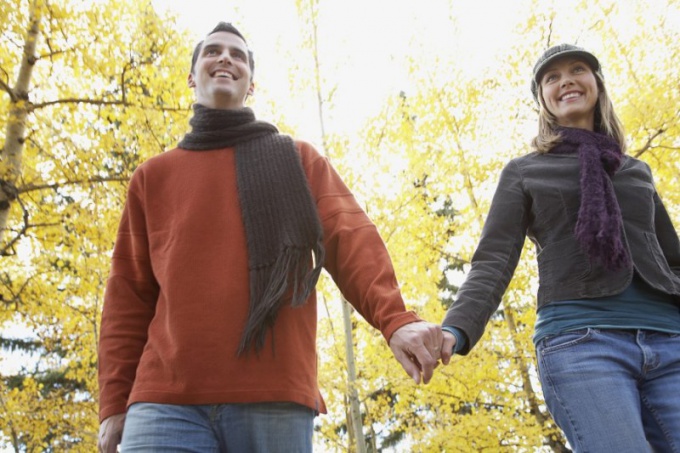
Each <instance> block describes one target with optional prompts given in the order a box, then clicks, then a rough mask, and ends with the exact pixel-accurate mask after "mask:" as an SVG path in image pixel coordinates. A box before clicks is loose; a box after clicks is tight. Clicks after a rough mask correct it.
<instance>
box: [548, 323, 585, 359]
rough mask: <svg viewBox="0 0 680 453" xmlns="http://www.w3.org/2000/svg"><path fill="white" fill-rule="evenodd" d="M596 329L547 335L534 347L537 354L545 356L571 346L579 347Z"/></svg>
mask: <svg viewBox="0 0 680 453" xmlns="http://www.w3.org/2000/svg"><path fill="white" fill-rule="evenodd" d="M596 330H597V329H593V328H592V327H588V328H586V329H578V330H573V331H571V332H564V333H560V334H557V335H549V336H547V337H545V338H544V339H542V340H541V341H539V343H538V345H536V350H537V352H538V354H540V355H543V356H545V355H546V354H550V353H551V352H554V351H559V350H562V349H565V348H569V347H571V346H575V345H579V344H582V343H585V342H587V341H589V340H590V339H591V338H592V336H593V335H594V333H595V332H596Z"/></svg>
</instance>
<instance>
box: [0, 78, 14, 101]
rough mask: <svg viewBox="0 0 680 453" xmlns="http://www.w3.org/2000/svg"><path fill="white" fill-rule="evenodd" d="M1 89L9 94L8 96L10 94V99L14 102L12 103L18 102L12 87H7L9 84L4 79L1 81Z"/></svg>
mask: <svg viewBox="0 0 680 453" xmlns="http://www.w3.org/2000/svg"><path fill="white" fill-rule="evenodd" d="M0 88H2V89H3V90H4V91H6V92H7V94H9V98H10V99H11V100H12V102H17V101H18V100H19V99H18V98H17V95H16V93H15V92H14V90H13V89H12V87H10V86H9V85H7V83H6V82H5V81H4V80H2V79H0Z"/></svg>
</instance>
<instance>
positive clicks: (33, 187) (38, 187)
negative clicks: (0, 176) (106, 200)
mask: <svg viewBox="0 0 680 453" xmlns="http://www.w3.org/2000/svg"><path fill="white" fill-rule="evenodd" d="M129 180H130V177H129V176H101V177H100V176H95V177H93V178H88V179H80V180H76V181H66V182H61V183H59V182H57V183H53V184H41V185H32V184H30V185H27V186H24V187H21V188H19V189H18V193H20V194H22V193H28V192H35V191H39V190H46V189H53V190H55V189H59V188H61V187H66V186H76V185H79V184H88V183H105V182H127V181H129Z"/></svg>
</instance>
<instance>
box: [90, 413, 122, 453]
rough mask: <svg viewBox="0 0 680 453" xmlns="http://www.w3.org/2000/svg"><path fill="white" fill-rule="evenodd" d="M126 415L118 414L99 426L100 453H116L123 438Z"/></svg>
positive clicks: (98, 445)
mask: <svg viewBox="0 0 680 453" xmlns="http://www.w3.org/2000/svg"><path fill="white" fill-rule="evenodd" d="M124 424H125V414H116V415H112V416H110V417H108V418H105V419H104V421H103V422H102V424H101V425H100V426H99V443H98V444H97V447H99V453H116V452H117V451H118V444H119V443H120V440H121V439H122V437H123V425H124Z"/></svg>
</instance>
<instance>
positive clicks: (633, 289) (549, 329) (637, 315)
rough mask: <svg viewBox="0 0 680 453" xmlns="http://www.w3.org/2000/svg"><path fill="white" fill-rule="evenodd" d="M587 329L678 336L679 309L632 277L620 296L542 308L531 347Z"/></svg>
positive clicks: (551, 304) (660, 293)
mask: <svg viewBox="0 0 680 453" xmlns="http://www.w3.org/2000/svg"><path fill="white" fill-rule="evenodd" d="M587 327H594V328H601V329H646V330H655V331H660V332H668V333H680V305H679V304H678V302H677V301H676V300H675V297H674V296H672V295H669V294H665V293H663V292H660V291H657V290H655V289H654V288H652V287H650V286H649V285H647V283H645V282H644V281H643V280H642V279H641V278H640V277H638V276H637V274H634V276H633V281H632V282H631V284H630V285H629V286H628V287H627V288H626V289H625V290H624V291H623V292H622V293H621V294H617V295H615V296H608V297H597V298H593V299H580V300H561V301H555V302H552V303H549V304H547V305H545V306H543V307H542V308H541V309H540V310H539V311H538V315H537V319H536V328H535V332H534V337H533V340H534V344H537V343H538V342H539V341H540V340H541V339H542V338H545V337H546V336H549V335H556V334H560V333H562V332H568V331H572V330H578V329H584V328H587Z"/></svg>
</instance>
